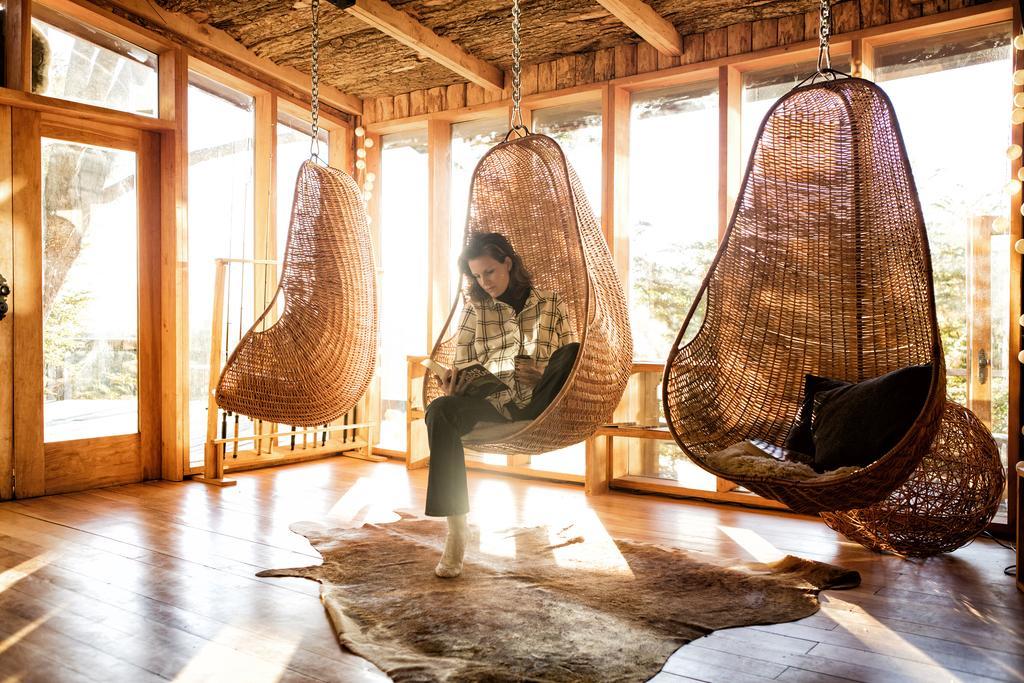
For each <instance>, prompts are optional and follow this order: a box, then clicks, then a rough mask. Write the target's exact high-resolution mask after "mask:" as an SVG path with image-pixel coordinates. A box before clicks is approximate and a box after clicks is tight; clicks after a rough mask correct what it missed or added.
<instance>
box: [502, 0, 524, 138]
mask: <svg viewBox="0 0 1024 683" xmlns="http://www.w3.org/2000/svg"><path fill="white" fill-rule="evenodd" d="M522 14H523V13H522V11H521V10H520V9H519V0H512V117H511V121H510V124H511V127H512V130H510V131H509V133H510V134H511V133H512V131H521V132H523V133H526V134H529V131H528V130H527V128H526V126H525V125H524V124H523V110H522V109H521V108H520V107H519V102H520V101H521V100H522V98H523V91H522V87H521V78H520V77H521V75H522V72H523V68H522V65H521V64H520V63H519V60H520V58H521V57H522V51H521V50H520V46H521V44H522V37H521V36H520V34H519V29H520V22H519V20H520V17H522ZM507 137H508V136H506V138H507Z"/></svg>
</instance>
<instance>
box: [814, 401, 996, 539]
mask: <svg viewBox="0 0 1024 683" xmlns="http://www.w3.org/2000/svg"><path fill="white" fill-rule="evenodd" d="M1005 484H1006V474H1005V472H1004V471H1003V463H1002V462H1001V461H1000V459H999V448H998V447H997V446H996V442H995V440H994V439H993V438H992V434H991V433H989V431H988V429H987V428H986V427H985V425H984V424H982V422H981V420H979V419H978V418H977V417H976V416H975V415H974V413H972V412H971V411H970V410H968V409H967V408H964V407H963V406H961V405H959V404H957V403H954V402H953V401H947V402H946V410H945V412H944V413H943V414H942V425H941V426H940V427H939V434H938V436H936V437H935V441H933V442H932V447H931V449H930V450H929V451H928V454H927V455H926V456H924V459H923V460H921V464H920V465H918V466H917V469H916V470H914V473H913V474H912V475H910V479H908V480H907V481H906V482H904V483H903V484H902V485H901V486H900V487H899V488H897V489H896V490H895V491H893V492H892V493H890V494H889V497H888V498H886V499H885V500H883V501H881V502H880V503H875V504H874V505H872V506H870V507H866V508H862V509H860V510H845V511H842V512H823V513H821V518H822V519H823V520H825V524H828V525H829V526H830V527H832V528H833V529H835V530H836V531H838V532H839V533H841V534H843V535H844V536H846V537H847V538H849V539H850V540H851V541H856V542H857V543H860V544H861V545H863V546H865V547H867V548H871V549H872V550H877V551H879V552H881V551H883V550H887V551H889V552H893V553H898V554H900V555H909V556H914V557H926V556H928V555H937V554H939V553H948V552H951V551H953V550H956V549H957V548H959V547H961V546H962V545H964V544H965V543H967V542H968V541H970V540H971V539H972V538H974V537H975V536H977V535H978V534H980V533H981V532H982V531H983V530H984V529H985V526H986V525H987V524H988V523H989V522H990V521H992V517H993V516H995V514H996V511H997V510H998V509H999V503H1000V501H1001V500H1002V494H1003V486H1005Z"/></svg>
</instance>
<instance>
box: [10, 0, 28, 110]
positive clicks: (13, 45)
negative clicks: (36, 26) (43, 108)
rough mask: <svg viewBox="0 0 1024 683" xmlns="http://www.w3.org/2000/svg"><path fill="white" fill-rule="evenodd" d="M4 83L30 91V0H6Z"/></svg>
mask: <svg viewBox="0 0 1024 683" xmlns="http://www.w3.org/2000/svg"><path fill="white" fill-rule="evenodd" d="M4 83H5V84H6V86H7V87H8V88H10V89H12V90H23V91H25V92H32V1H31V0H7V10H6V11H5V12H4Z"/></svg>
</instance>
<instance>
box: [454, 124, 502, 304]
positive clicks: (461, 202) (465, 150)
mask: <svg viewBox="0 0 1024 683" xmlns="http://www.w3.org/2000/svg"><path fill="white" fill-rule="evenodd" d="M506 133H508V120H507V119H506V118H505V117H504V116H496V117H492V118H486V119H479V120H477V121H465V122H463V123H456V124H454V125H452V178H451V183H452V189H451V208H450V214H449V215H450V218H451V224H450V225H451V236H450V239H451V242H450V243H449V244H450V245H451V260H450V263H451V287H452V292H453V296H454V292H455V289H456V288H458V287H459V285H460V284H461V281H460V280H459V269H458V266H457V265H456V262H457V261H458V258H459V253H461V252H462V236H463V234H464V233H465V231H466V209H467V204H468V202H469V183H470V180H471V179H472V178H473V171H474V170H476V165H477V163H478V162H479V161H480V159H481V157H483V155H484V154H486V153H487V150H489V149H490V148H491V147H493V146H494V145H496V144H498V143H499V142H501V141H502V140H503V139H504V138H505V134H506ZM513 246H515V245H513Z"/></svg>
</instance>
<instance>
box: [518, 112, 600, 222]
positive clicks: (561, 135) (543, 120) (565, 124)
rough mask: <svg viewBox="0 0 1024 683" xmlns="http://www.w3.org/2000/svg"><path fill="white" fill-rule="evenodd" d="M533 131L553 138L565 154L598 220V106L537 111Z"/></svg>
mask: <svg viewBox="0 0 1024 683" xmlns="http://www.w3.org/2000/svg"><path fill="white" fill-rule="evenodd" d="M533 131H534V132H535V133H543V134H544V135H549V136H551V137H552V138H554V139H555V141H556V142H558V144H559V145H560V146H561V147H562V151H563V152H565V158H566V159H568V160H569V165H570V166H572V167H573V169H574V170H575V171H576V175H578V176H579V177H580V182H582V183H583V189H584V190H585V191H586V193H587V200H588V201H589V202H590V208H591V209H593V211H594V216H595V217H596V218H597V219H598V221H599V222H600V220H601V169H602V168H603V167H604V164H603V163H602V160H601V159H602V157H601V103H600V102H593V103H587V104H571V105H565V106H561V107H549V108H547V109H537V110H536V111H534V112H533Z"/></svg>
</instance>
